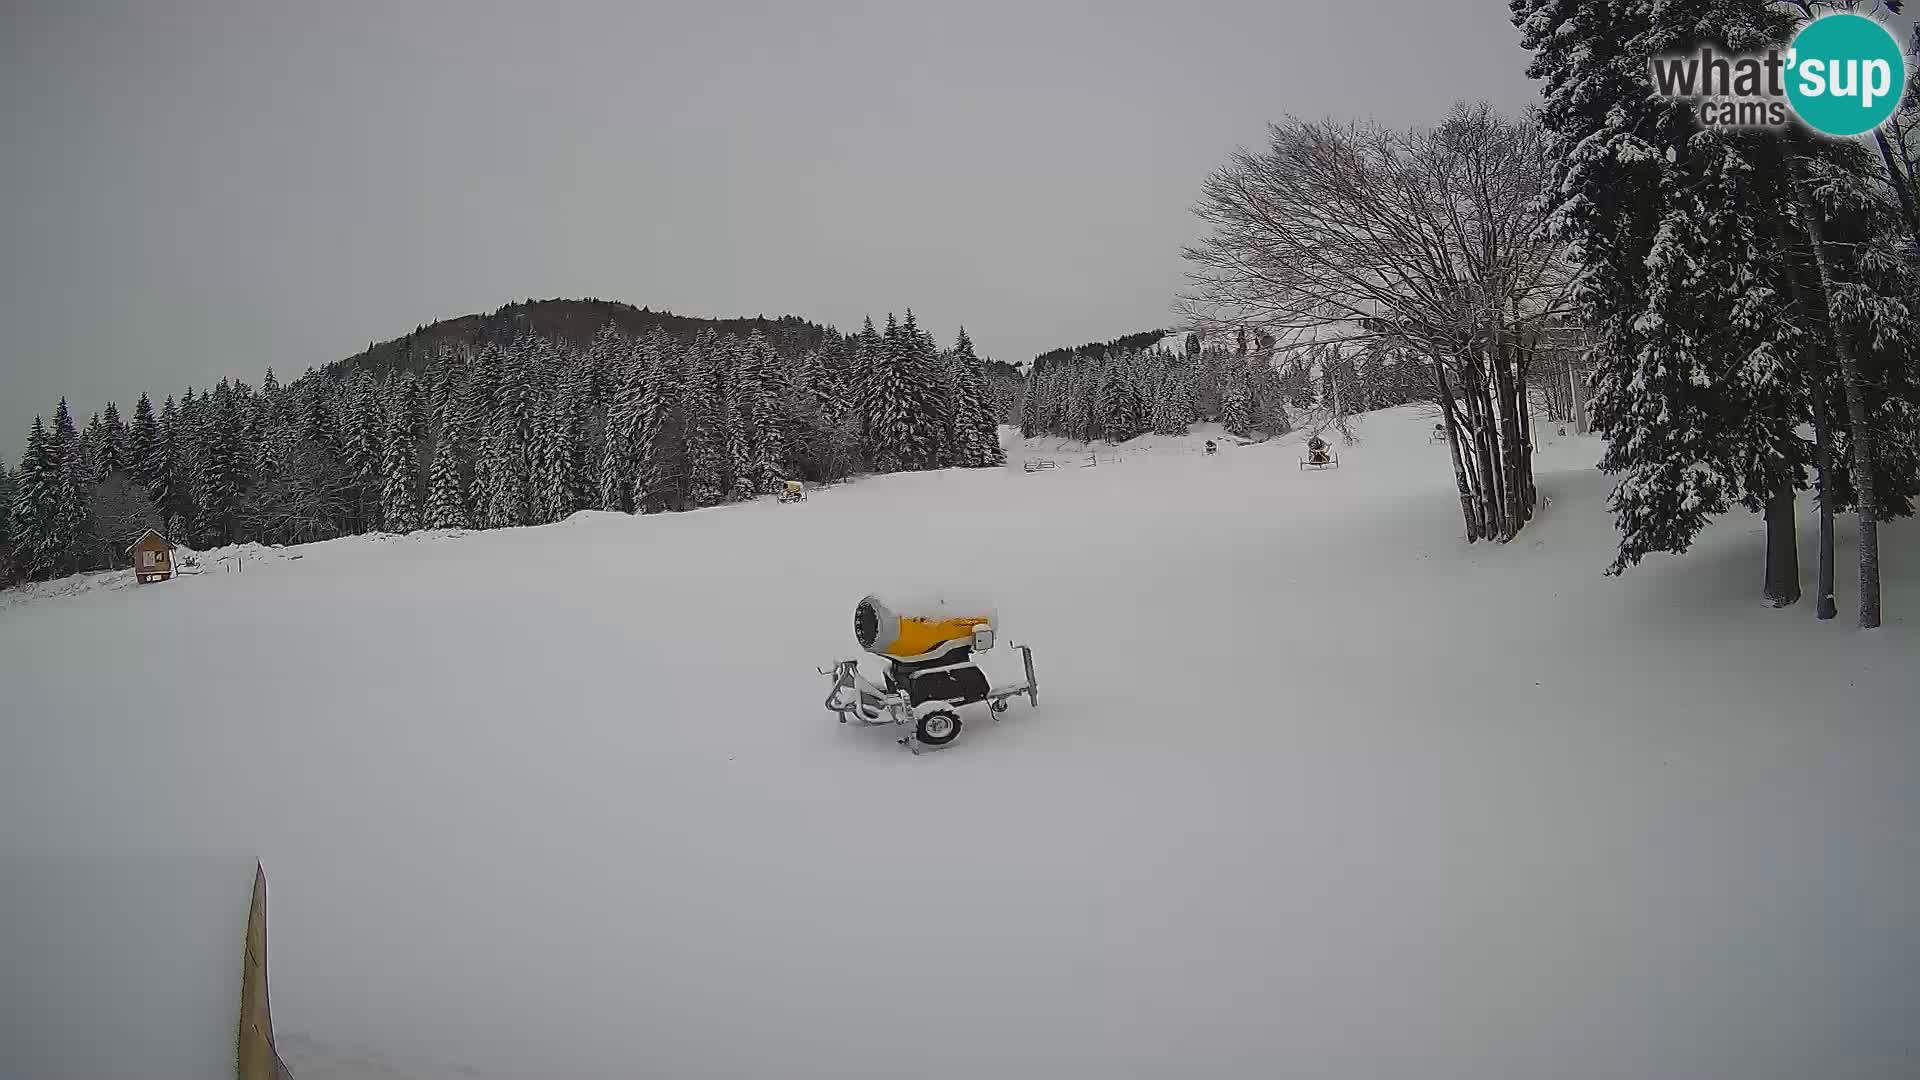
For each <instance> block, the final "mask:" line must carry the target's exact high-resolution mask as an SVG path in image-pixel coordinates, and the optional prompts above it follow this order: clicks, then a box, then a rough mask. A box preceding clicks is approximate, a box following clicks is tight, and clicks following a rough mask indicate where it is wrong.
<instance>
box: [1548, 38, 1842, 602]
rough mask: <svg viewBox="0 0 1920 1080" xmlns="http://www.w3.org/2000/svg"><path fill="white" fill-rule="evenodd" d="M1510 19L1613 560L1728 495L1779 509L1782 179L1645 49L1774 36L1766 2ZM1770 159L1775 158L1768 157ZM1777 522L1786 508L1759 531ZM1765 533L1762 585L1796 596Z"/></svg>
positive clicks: (1724, 504)
mask: <svg viewBox="0 0 1920 1080" xmlns="http://www.w3.org/2000/svg"><path fill="white" fill-rule="evenodd" d="M1512 6H1513V12H1514V21H1515V23H1516V25H1518V26H1519V27H1520V29H1521V33H1522V38H1523V44H1524V45H1525V46H1526V47H1528V48H1530V49H1532V50H1533V51H1534V53H1535V59H1534V62H1533V65H1532V66H1531V68H1530V71H1531V72H1532V73H1533V74H1534V76H1535V77H1537V78H1542V79H1544V80H1545V81H1546V83H1547V87H1546V102H1545V105H1544V107H1543V110H1542V114H1541V117H1542V123H1543V125H1544V126H1545V128H1546V130H1547V133H1548V148H1549V151H1550V153H1551V155H1552V159H1553V161H1554V174H1553V181H1554V182H1553V184H1552V185H1551V187H1550V188H1549V191H1550V192H1551V193H1552V194H1551V195H1550V196H1549V198H1550V201H1551V203H1552V208H1553V213H1552V216H1551V217H1550V218H1549V219H1548V225H1549V227H1550V229H1551V230H1552V231H1553V233H1554V235H1556V236H1557V237H1559V238H1562V239H1563V240H1565V241H1566V242H1567V243H1568V245H1569V251H1570V254H1571V256H1572V258H1573V260H1574V262H1575V263H1576V264H1577V265H1578V267H1579V270H1580V276H1579V279H1578V281H1577V287H1576V293H1575V297H1576V299H1577V301H1578V302H1579V304H1580V306H1581V308H1582V311H1583V316H1584V322H1585V323H1586V325H1587V326H1588V328H1589V332H1590V334H1591V337H1592V341H1593V346H1594V347H1593V349H1592V352H1591V353H1590V361H1591V362H1592V363H1593V364H1594V365H1595V368H1596V370H1595V374H1594V385H1593V389H1594V395H1593V402H1592V408H1593V419H1594V426H1595V428H1596V430H1598V431H1599V432H1601V434H1603V435H1605V436H1606V437H1607V439H1608V448H1607V451H1606V454H1605V456H1604V457H1603V458H1602V461H1601V467H1602V468H1603V469H1605V470H1606V471H1608V472H1612V473H1617V474H1620V475H1621V476H1622V477H1623V479H1622V480H1621V482H1620V483H1619V485H1618V486H1617V487H1616V488H1615V489H1614V492H1613V496H1612V506H1613V509H1614V512H1615V515H1616V520H1617V523H1618V525H1619V527H1620V531H1621V542H1620V551H1619V554H1618V556H1617V558H1616V559H1615V561H1614V564H1613V566H1612V567H1611V568H1610V572H1612V573H1620V572H1622V571H1624V570H1625V569H1626V568H1627V567H1628V566H1631V565H1633V564H1634V563H1636V562H1638V561H1639V560H1640V559H1641V558H1642V557H1643V556H1645V555H1646V554H1647V553H1649V552H1653V551H1672V552H1681V551H1685V550H1687V548H1688V547H1689V546H1690V545H1691V543H1692V541H1693V538H1694V537H1695V536H1696V535H1697V534H1698V533H1699V531H1700V529H1701V528H1703V527H1704V526H1705V524H1706V523H1707V521H1708V520H1710V519H1711V518H1712V517H1713V516H1714V515H1717V514H1719V513H1722V512H1724V511H1725V510H1727V509H1728V508H1729V507H1730V506H1731V505H1733V504H1734V503H1744V504H1746V505H1748V506H1749V507H1753V508H1756V509H1758V508H1771V510H1772V514H1773V516H1774V517H1775V520H1776V524H1777V525H1778V524H1781V523H1790V522H1791V517H1792V493H1793V490H1794V489H1795V488H1796V487H1797V486H1799V484H1800V483H1801V474H1802V473H1801V470H1802V464H1803V461H1804V457H1805V455H1804V452H1803V451H1801V450H1800V449H1799V448H1798V447H1799V440H1798V438H1797V436H1795V434H1794V429H1795V428H1797V427H1798V426H1799V425H1800V423H1801V422H1802V419H1803V418H1804V417H1805V415H1806V410H1805V407H1804V404H1803V398H1802V395H1801V394H1800V392H1799V391H1798V389H1797V386H1796V384H1797V383H1798V381H1799V380H1797V379H1795V378H1794V377H1793V376H1792V372H1791V366H1792V357H1793V355H1794V352H1795V348H1796V341H1795V336H1796V335H1795V333H1794V328H1793V326H1792V325H1791V324H1790V323H1789V322H1788V321H1787V320H1786V319H1785V318H1784V317H1783V315H1784V313H1786V312H1787V311H1788V310H1789V308H1788V305H1786V303H1785V298H1784V296H1783V295H1782V291H1781V289H1780V287H1779V283H1780V280H1781V279H1780V277H1779V269H1778V266H1777V265H1776V264H1777V262H1778V259H1777V253H1776V249H1777V239H1776V237H1777V233H1778V219H1779V217H1780V216H1781V215H1782V214H1783V213H1784V212H1785V210H1786V205H1785V193H1784V191H1783V190H1782V188H1781V186H1780V181H1781V180H1782V179H1783V178H1784V176H1783V171H1782V170H1780V169H1779V168H1777V167H1775V168H1771V169H1768V168H1764V167H1762V168H1759V169H1756V168H1755V165H1756V163H1758V164H1760V165H1762V166H1764V165H1765V162H1766V160H1767V158H1768V157H1769V156H1770V155H1777V146H1776V145H1775V140H1774V137H1773V136H1770V135H1766V134H1762V133H1742V132H1730V131H1724V130H1701V129H1699V128H1698V126H1697V125H1696V124H1695V122H1694V118H1693V116H1692V113H1691V107H1690V106H1689V105H1688V104H1687V103H1685V102H1681V101H1674V100H1670V99H1662V98H1660V97H1658V96H1657V95H1655V94H1654V93H1653V90H1652V87H1651V86H1650V85H1649V70H1648V62H1649V59H1650V58H1651V57H1653V56H1655V55H1659V54H1663V53H1668V52H1676V51H1681V50H1683V49H1685V48H1687V47H1690V46H1692V45H1694V44H1697V43H1698V41H1700V40H1701V39H1702V38H1712V39H1715V40H1716V43H1717V44H1720V45H1722V46H1724V47H1726V48H1730V49H1733V50H1735V51H1747V50H1757V49H1760V48H1764V47H1766V46H1767V45H1768V44H1770V43H1773V42H1775V41H1778V40H1781V39H1782V37H1783V35H1784V33H1785V32H1786V26H1785V25H1784V24H1783V23H1782V21H1781V19H1780V18H1779V13H1778V12H1777V11H1774V10H1773V9H1771V7H1770V6H1769V5H1768V4H1765V3H1760V2H1743V0H1695V2H1690V3H1689V2H1678V3H1670V4H1665V5H1660V6H1658V7H1656V6H1654V5H1651V4H1645V3H1637V4H1600V5H1573V4H1567V3H1563V2H1561V0H1514V2H1513V5H1512ZM1774 160H1775V161H1776V162H1777V156H1776V157H1775V158H1774ZM1782 537H1784V539H1785V540H1786V541H1791V539H1792V529H1791V525H1790V524H1786V525H1785V527H1784V528H1776V529H1773V530H1770V540H1775V541H1779V540H1781V538H1782ZM1782 555H1783V553H1782V552H1781V551H1780V550H1777V549H1776V551H1775V552H1774V553H1773V557H1772V558H1770V560H1769V562H1770V564H1772V566H1773V570H1774V572H1773V573H1770V574H1768V575H1767V582H1766V591H1767V592H1768V594H1769V595H1771V596H1772V597H1773V599H1774V601H1775V602H1776V603H1790V602H1791V601H1792V600H1793V599H1794V598H1796V597H1797V596H1798V592H1799V586H1798V570H1797V565H1794V563H1793V560H1790V559H1787V558H1783V557H1782Z"/></svg>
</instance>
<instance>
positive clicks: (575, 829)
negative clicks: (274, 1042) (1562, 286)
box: [0, 410, 1920, 1080]
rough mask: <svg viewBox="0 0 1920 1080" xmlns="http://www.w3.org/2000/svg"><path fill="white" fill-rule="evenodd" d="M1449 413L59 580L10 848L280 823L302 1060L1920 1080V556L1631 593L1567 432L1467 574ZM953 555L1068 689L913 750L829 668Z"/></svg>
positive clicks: (5, 836)
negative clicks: (225, 566)
mask: <svg viewBox="0 0 1920 1080" xmlns="http://www.w3.org/2000/svg"><path fill="white" fill-rule="evenodd" d="M1429 426H1430V421H1427V420H1425V419H1423V418H1421V417H1419V416H1418V415H1416V414H1415V413H1414V412H1412V411H1411V410H1400V411H1396V412H1392V413H1386V414H1379V415H1376V416H1373V417H1370V418H1368V420H1367V422H1366V424H1365V425H1364V427H1363V428H1362V430H1361V434H1362V436H1363V438H1364V441H1363V442H1362V443H1361V444H1360V445H1357V446H1352V447H1340V448H1338V449H1339V452H1340V455H1341V458H1342V460H1343V462H1344V467H1343V468H1341V469H1339V470H1336V471H1328V472H1301V471H1299V470H1298V469H1297V468H1296V464H1295V462H1296V458H1297V455H1298V453H1299V446H1298V443H1299V439H1298V437H1293V438H1288V439H1282V440H1275V441H1273V442H1270V443H1266V444H1261V445H1253V446H1242V445H1234V444H1226V445H1224V447H1223V449H1222V451H1221V453H1220V454H1219V455H1218V456H1217V457H1213V458H1208V457H1205V456H1203V455H1202V454H1201V453H1200V452H1199V443H1200V437H1199V436H1197V435H1196V436H1194V437H1191V438H1189V439H1185V440H1173V439H1163V440H1149V441H1143V442H1142V443H1141V444H1140V445H1137V446H1136V445H1134V444H1129V445H1128V446H1127V447H1121V448H1111V447H1099V448H1095V451H1094V452H1095V453H1096V454H1098V455H1099V459H1100V464H1099V465H1098V466H1097V467H1081V466H1080V461H1082V460H1084V448H1075V447H1071V446H1062V445H1061V444H1059V443H1058V442H1057V441H1055V440H1044V441H1040V442H1038V443H1036V444H1034V445H1032V446H1028V445H1024V444H1019V445H1015V446H1014V447H1013V448H1012V449H1013V461H1012V462H1010V464H1009V467H1008V468H1007V469H1005V470H993V471H978V472H952V473H942V474H935V475H908V476H890V477H881V478H874V479H869V480H864V481H861V482H859V483H855V484H850V485H845V486H842V487H838V488H834V489H830V490H825V491H818V492H815V493H813V496H812V498H811V499H810V500H809V501H807V502H805V503H802V504H797V505H792V506H780V505H776V504H774V503H773V502H771V501H762V502H759V503H755V504H753V505H749V506H744V507H729V508H721V509H716V510H710V511H701V512H697V513H691V514H683V515H674V516H662V517H646V518H627V517H621V516H615V515H603V514H585V515H581V516H579V517H577V518H575V519H573V520H570V521H568V522H565V523H562V524H559V525H554V526H547V527H542V528H531V529H519V530H510V531H502V532H490V533H479V534H473V535H467V536H459V537H449V536H438V535H419V536H414V537H407V538H400V539H394V538H382V539H377V540H375V539H360V540H343V541H336V542H332V543H328V544H320V545H312V546H309V547H306V548H302V549H299V550H298V551H297V552H295V553H297V554H301V555H303V556H304V557H303V558H300V559H298V560H293V559H285V558H274V559H265V560H261V561H258V562H255V563H250V564H249V565H248V566H247V569H246V570H245V571H244V572H239V573H230V572H226V573H205V574H201V575H199V576H197V577H193V578H189V579H183V580H179V581H176V582H173V583H169V584H168V585H165V586H155V587H147V588H139V589H133V588H115V589H105V588H96V589H91V590H87V591H81V592H77V593H72V594H68V595H57V596H51V597H42V598H39V599H35V600H32V601H30V602H19V603H14V604H12V605H11V606H7V607H5V608H0V683H4V691H3V692H0V700H3V701H4V702H5V708H6V709H7V710H8V712H7V714H6V716H5V718H4V719H3V720H0V852H21V851H45V850H53V849H58V850H69V851H74V850H77V851H96V852H111V851H124V850H137V851H139V850H143V851H157V852H166V851H171V850H174V849H177V848H180V847H195V848H219V849H232V848H238V849H241V850H247V851H254V852H258V854H259V856H260V858H261V860H262V862H263V863H264V864H265V866H266V870H267V874H268V877H269V880H270V883H271V909H270V910H271V918H270V926H271V929H270V935H271V936H270V957H271V959H270V967H271V972H272V979H273V984H272V988H273V999H272V1004H273V1016H274V1023H275V1027H276V1030H277V1031H278V1032H279V1033H280V1035H281V1036H282V1039H283V1042H284V1046H283V1052H284V1056H285V1057H286V1058H287V1061H288V1064H289V1065H290V1066H291V1067H292V1068H293V1070H294V1073H295V1075H296V1076H297V1077H299V1080H334V1078H347V1077H355V1078H374V1077H378V1078H382V1080H391V1078H394V1077H416V1078H419V1077H433V1078H435V1080H440V1078H443V1077H455V1076H461V1077H500V1078H507V1077H529V1078H530V1077H544V1076H561V1075H565V1076H570V1077H613V1076H622V1077H627V1076H672V1077H738V1076H769V1075H778V1076H835V1077H899V1076H915V1077H979V1076H1006V1077H1101V1078H1103V1080H1106V1078H1116V1077H1126V1076H1140V1077H1164V1076H1186V1077H1236V1078H1238V1077H1247V1076H1278V1075H1284V1076H1292V1077H1342V1078H1345V1077H1369V1078H1395V1077H1406V1078H1420V1080H1435V1078H1441V1077H1463V1078H1467V1077H1471V1078H1476V1080H1478V1078H1488V1077H1545V1076H1553V1077H1562V1078H1595V1080H1598V1078H1615V1077H1635V1078H1643V1077H1674V1078H1688V1080H1691V1078H1697V1077H1706V1076H1727V1077H1740V1078H1741V1080H1762V1078H1768V1077H1779V1078H1783V1080H1784V1078H1794V1080H1800V1078H1804V1077H1808V1076H1819V1077H1822V1078H1823V1080H1833V1078H1842V1077H1847V1078H1867V1077H1872V1078H1881V1077H1887V1078H1891V1077H1907V1076H1912V1075H1913V1074H1914V1070H1915V1068H1916V1063H1917V1062H1920V903H1916V902H1915V897H1917V896H1920V829H1916V828H1915V825H1914V823H1915V822H1916V821H1920V766H1917V765H1916V763H1920V706H1917V705H1916V703H1917V702H1920V662H1916V657H1920V631H1917V630H1916V627H1917V626H1920V623H1917V622H1916V614H1915V613H1916V612H1920V559H1916V557H1915V547H1916V540H1920V530H1916V529H1915V528H1914V526H1913V525H1912V524H1911V523H1908V522H1899V523H1895V524H1894V525H1892V526H1891V527H1889V528H1888V529H1887V530H1886V532H1885V533H1884V534H1883V536H1884V540H1883V543H1884V544H1885V548H1886V564H1887V568H1888V574H1889V580H1888V588H1887V596H1886V601H1887V610H1888V611H1889V612H1890V613H1891V618H1890V621H1889V624H1888V625H1887V626H1886V627H1884V628H1883V629H1881V630H1880V631H1877V632H1874V633H1872V634H1862V633H1860V632H1859V631H1856V630H1854V629H1852V627H1851V625H1850V609H1851V606H1852V602H1853V597H1852V591H1851V589H1850V588H1849V586H1848V582H1849V581H1850V579H1851V570H1850V567H1851V548H1850V546H1848V545H1849V543H1850V537H1851V529H1850V525H1848V524H1845V523H1843V526H1842V533H1841V536H1842V545H1843V552H1842V556H1843V570H1844V572H1843V573H1842V575H1841V578H1842V585H1841V589H1840V606H1841V609H1842V618H1841V620H1840V621H1839V622H1837V623H1828V624H1821V623H1818V622H1816V621H1815V620H1814V619H1813V616H1812V610H1811V599H1809V600H1808V601H1807V602H1806V603H1805V604H1803V605H1802V606H1801V607H1798V608H1794V609H1789V610H1786V611H1774V610H1771V609H1768V608H1766V607H1765V606H1763V605H1762V604H1761V603H1760V601H1759V599H1758V594H1759V586H1760V571H1761V566H1760V560H1759V555H1758V553H1759V550H1760V547H1761V544H1762V540H1763V538H1762V535H1761V533H1760V531H1759V529H1758V522H1757V521H1755V520H1752V519H1749V518H1747V517H1745V516H1734V517H1730V518H1728V519H1726V520H1725V521H1723V522H1721V523H1720V524H1718V525H1716V526H1715V527H1714V528H1712V529H1711V530H1710V531H1709V532H1708V534H1707V535H1706V536H1705V537H1704V538H1703V540H1702V542H1701V543H1700V544H1699V545H1698V547H1697V548H1696V550H1695V552H1694V553H1692V554H1689V555H1687V556H1685V557H1683V558H1677V559H1676V558H1665V557H1662V558H1657V559H1655V560H1652V561H1650V562H1649V564H1648V565H1646V566H1643V567H1641V568H1639V569H1637V570H1634V571H1632V572H1630V573H1629V574H1628V575H1627V576H1626V577H1625V578H1623V579H1619V580H1613V579H1608V578H1605V577H1603V576H1602V574H1601V571H1602V569H1603V568H1604V567H1605V565H1606V564H1607V562H1608V561H1609V559H1610V557H1611V553H1612V548H1613V542H1614V537H1613V533H1612V530H1611V526H1610V523H1609V519H1608V516H1607V512H1606V510H1605V507H1604V496H1605V492H1606V490H1607V486H1608V480H1607V479H1606V478H1604V477H1602V476H1599V475H1598V474H1596V473H1595V472H1593V470H1592V469H1591V467H1590V465H1591V462H1593V461H1594V460H1595V459H1596V458H1597V457H1598V454H1599V447H1598V444H1597V443H1596V442H1594V441H1592V440H1586V439H1577V438H1558V439H1555V440H1553V442H1552V444H1551V445H1548V446H1546V447H1545V448H1544V449H1543V451H1542V453H1541V456H1540V470H1541V481H1540V483H1541V487H1542V489H1543V491H1544V492H1546V493H1547V494H1548V495H1549V496H1550V497H1551V498H1552V500H1553V501H1552V505H1551V507H1549V508H1547V509H1546V510H1545V511H1544V512H1543V513H1542V515H1541V517H1540V518H1539V519H1538V520H1537V521H1536V522H1535V524H1533V525H1532V526H1530V527H1529V528H1528V530H1527V531H1526V533H1525V534H1524V535H1523V536H1522V538H1521V539H1520V540H1518V541H1516V542H1515V543H1513V544H1511V545H1508V546H1506V547H1493V546H1486V545H1480V546H1475V547H1472V548H1469V547H1467V546H1466V545H1464V544H1463V543H1462V542H1461V540H1460V539H1459V528H1458V511H1457V506H1456V504H1455V501H1454V498H1453V496H1452V494H1451V483H1452V478H1451V474H1450V472H1449V470H1448V469H1447V467H1446V465H1445V464H1444V458H1445V454H1446V451H1445V449H1444V447H1441V446H1433V445H1429V444H1427V442H1426V431H1427V429H1428V427H1429ZM1076 449H1079V450H1081V452H1082V456H1081V457H1079V458H1076V457H1075V454H1074V451H1075V450H1076ZM1033 458H1050V459H1053V460H1056V461H1057V462H1058V463H1059V464H1060V467H1059V468H1057V469H1053V470H1049V471H1043V472H1034V473H1027V472H1025V471H1024V470H1023V469H1022V468H1021V462H1022V461H1024V460H1027V459H1033ZM1809 511H1810V508H1809ZM1812 540H1813V532H1812V521H1811V518H1810V517H1809V519H1808V520H1807V522H1806V531H1805V533H1804V539H1803V543H1804V544H1805V547H1804V550H1805V551H1806V552H1807V553H1808V555H1809V559H1808V565H1807V574H1808V578H1809V581H1808V584H1809V586H1810V585H1811V574H1812V566H1811V558H1810V556H1811V552H1812V550H1813V548H1812ZM940 585H954V586H962V587H968V588H971V589H973V590H976V591H978V590H982V589H985V590H990V591H992V592H993V593H994V594H995V596H996V597H997V598H998V602H999V608H1000V613H1001V616H1002V619H1003V621H1004V622H1003V627H1004V634H1005V635H1006V636H1008V637H1011V638H1012V639H1013V640H1016V641H1021V642H1028V643H1031V644H1032V645H1033V647H1034V650H1035V656H1036V662H1037V666H1038V669H1039V675H1040V681H1041V695H1040V707H1039V708H1038V709H1037V710H1029V709H1028V708H1027V707H1026V706H1025V704H1024V703H1021V704H1016V705H1015V706H1014V707H1013V710H1012V711H1011V712H1010V713H1008V714H1007V719H1006V720H1005V721H1004V722H1002V723H1000V724H998V725H995V724H993V723H992V722H991V721H988V720H987V719H985V717H984V715H982V716H978V717H971V718H970V722H969V724H968V726H967V728H966V730H965V732H964V733H963V734H962V735H961V737H960V740H959V742H958V743H957V744H956V745H955V746H954V748H952V749H950V750H947V751H945V752H942V753H937V754H928V755H925V756H921V757H913V756H911V755H909V754H907V753H905V752H904V751H902V750H901V749H899V748H898V747H897V746H895V745H894V743H893V741H892V737H891V734H890V732H888V731H884V730H879V729H859V728H851V727H843V726H840V725H838V724H836V723H835V722H834V720H833V718H832V717H831V716H830V715H829V714H827V713H826V712H825V711H824V710H822V709H821V707H820V700H821V698H822V697H823V696H824V694H825V691H826V681H825V680H824V679H822V678H821V677H820V676H819V675H818V674H816V672H815V668H816V666H819V665H824V664H826V663H827V662H829V661H831V660H834V659H837V658H841V657H846V656H852V655H855V651H854V647H853V642H852V635H851V626H850V623H851V616H852V609H853V605H854V603H855V602H856V601H857V600H858V599H859V598H860V597H861V596H862V595H863V594H865V593H867V592H869V591H880V590H888V589H894V588H907V589H911V588H924V587H927V586H940ZM991 658H992V659H994V660H996V661H998V662H1000V663H1002V664H1004V663H1006V662H1007V661H1009V660H1010V659H1012V655H1011V653H1010V652H1009V651H1006V650H996V651H995V652H994V653H993V654H991ZM0 917H4V916H0ZM3 1056H4V1051H0V1075H6V1074H8V1069H7V1068H6V1063H5V1061H4V1060H3Z"/></svg>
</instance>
